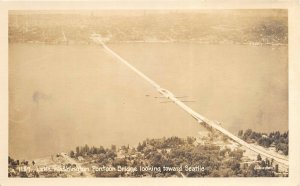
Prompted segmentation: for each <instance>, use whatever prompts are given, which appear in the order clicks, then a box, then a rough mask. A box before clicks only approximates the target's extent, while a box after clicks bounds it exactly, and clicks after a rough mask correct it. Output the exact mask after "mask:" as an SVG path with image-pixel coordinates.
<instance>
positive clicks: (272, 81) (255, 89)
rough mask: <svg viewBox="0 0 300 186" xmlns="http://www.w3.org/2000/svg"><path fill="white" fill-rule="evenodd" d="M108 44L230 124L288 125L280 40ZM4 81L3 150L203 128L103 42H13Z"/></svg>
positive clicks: (41, 150) (126, 140)
mask: <svg viewBox="0 0 300 186" xmlns="http://www.w3.org/2000/svg"><path fill="white" fill-rule="evenodd" d="M109 47H111V48H112V49H113V50H114V51H115V52H117V53H118V54H119V55H120V56H122V57H123V58H124V59H126V60H128V61H129V62H130V63H131V64H133V65H134V66H135V67H137V68H138V69H139V70H141V71H142V72H144V73H145V74H146V75H147V76H149V77H150V78H151V79H153V80H155V81H156V82H157V83H158V84H160V85H161V86H162V87H163V88H166V89H168V90H170V91H171V92H173V93H174V94H175V95H176V96H183V97H182V98H180V99H182V100H184V101H191V102H186V104H187V105H189V106H190V107H192V108H193V109H195V110H196V111H197V112H199V113H201V114H202V115H204V116H206V117H207V118H209V119H212V120H216V121H219V122H221V123H222V125H223V126H224V128H226V129H228V130H230V131H231V132H233V133H236V132H237V131H238V130H240V129H247V128H251V129H253V130H257V131H264V132H270V131H275V130H279V131H285V130H287V129H288V111H287V109H288V91H287V88H288V85H287V77H288V75H287V69H288V62H287V60H288V55H287V47H285V46H281V47H270V46H242V45H201V44H190V43H122V44H110V45H109ZM9 81H10V82H9V83H10V85H9V98H10V105H9V112H10V114H9V118H10V122H9V153H10V155H11V156H13V157H16V158H37V157H42V156H47V155H50V154H53V153H56V152H61V151H68V150H69V149H73V148H75V146H77V145H84V144H88V145H90V146H91V145H95V146H100V145H103V146H106V147H110V145H111V144H116V145H118V146H119V145H127V144H129V145H136V144H137V143H138V142H139V141H142V140H144V139H146V138H159V137H163V136H166V137H168V136H174V135H176V136H180V137H186V136H196V135H197V132H198V131H199V130H205V129H204V128H203V127H201V126H199V125H198V124H197V123H196V121H195V120H194V119H193V118H192V117H191V116H189V115H188V114H186V113H185V112H184V111H182V110H181V109H180V108H178V107H177V106H175V104H173V103H166V102H165V101H166V100H165V99H164V98H157V97H159V96H160V95H159V94H158V93H157V92H156V90H155V89H154V88H153V87H151V85H150V84H148V83H147V82H146V81H145V80H143V79H142V78H140V77H139V76H138V75H136V74H135V73H134V72H132V71H131V70H130V69H129V68H128V67H126V66H125V65H123V64H122V63H120V62H118V61H116V60H115V59H114V58H113V57H111V56H110V55H109V54H107V53H106V52H105V51H104V50H103V49H102V48H101V47H100V46H79V45H72V46H54V45H52V46H51V45H34V44H10V46H9Z"/></svg>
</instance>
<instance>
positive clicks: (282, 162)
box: [90, 34, 289, 169]
mask: <svg viewBox="0 0 300 186" xmlns="http://www.w3.org/2000/svg"><path fill="white" fill-rule="evenodd" d="M90 38H91V39H92V40H93V41H94V42H96V43H99V44H100V45H101V46H102V47H103V48H104V49H105V51H106V52H107V53H109V54H111V55H112V56H113V57H115V58H116V59H117V60H119V61H120V62H122V63H123V64H125V65H126V66H127V67H129V68H130V69H131V70H133V71H134V72H135V73H136V74H138V75H139V76H140V77H141V78H143V79H144V80H146V81H147V82H148V83H150V84H151V85H152V86H153V87H154V88H155V89H156V90H157V91H158V92H159V93H160V94H161V95H162V96H164V97H166V98H168V99H169V100H171V101H172V102H174V103H175V104H176V105H178V106H179V107H180V108H181V109H183V110H184V111H186V112H187V113H188V114H190V115H191V116H192V117H193V118H195V119H196V120H197V122H198V123H200V124H202V125H205V126H206V127H210V128H213V129H215V130H218V131H219V132H221V133H222V134H224V135H225V136H227V137H229V138H231V139H232V140H233V141H235V142H237V143H239V144H240V145H242V146H244V147H246V148H248V149H249V150H251V151H254V152H256V153H258V154H260V155H262V156H265V157H266V158H269V159H273V160H274V161H276V162H277V163H278V164H280V165H281V166H282V168H284V169H288V166H289V163H288V159H287V158H285V157H282V156H280V155H276V154H271V153H270V152H268V151H266V150H262V149H258V148H257V147H255V146H254V145H251V144H249V143H247V142H245V141H244V140H242V139H240V138H239V137H237V136H235V135H234V134H232V133H231V132H229V131H228V130H226V129H224V128H223V127H222V126H221V125H220V124H219V123H217V122H214V121H211V120H209V119H207V118H205V117H204V116H202V115H201V114H199V113H197V112H196V111H194V110H193V109H191V108H190V107H189V106H187V105H186V104H184V103H183V102H182V101H180V100H179V99H177V98H176V96H175V95H174V94H173V93H172V92H170V91H168V90H166V89H164V88H162V87H160V86H159V84H157V83H156V82H155V81H153V80H152V79H150V78H149V77H148V76H146V75H145V74H144V73H142V72H141V71H139V70H138V69H136V68H135V67H134V66H133V65H131V64H130V63H129V62H128V61H126V60H125V59H123V58H122V57H121V56H119V55H118V54H117V53H115V52H114V51H113V50H111V49H110V48H109V47H107V46H106V45H105V44H104V43H103V41H102V38H101V36H100V35H98V34H92V36H91V37H90Z"/></svg>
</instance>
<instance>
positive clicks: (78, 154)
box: [76, 147, 81, 157]
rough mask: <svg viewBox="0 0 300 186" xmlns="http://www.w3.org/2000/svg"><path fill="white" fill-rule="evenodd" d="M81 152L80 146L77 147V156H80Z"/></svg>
mask: <svg viewBox="0 0 300 186" xmlns="http://www.w3.org/2000/svg"><path fill="white" fill-rule="evenodd" d="M80 155H81V154H80V148H79V147H76V156H77V157H78V156H80Z"/></svg>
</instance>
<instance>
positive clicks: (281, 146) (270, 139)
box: [238, 129, 289, 155]
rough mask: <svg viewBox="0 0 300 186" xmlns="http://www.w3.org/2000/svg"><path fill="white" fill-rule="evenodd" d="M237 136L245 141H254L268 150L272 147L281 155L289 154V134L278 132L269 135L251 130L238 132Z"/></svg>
mask: <svg viewBox="0 0 300 186" xmlns="http://www.w3.org/2000/svg"><path fill="white" fill-rule="evenodd" d="M238 136H239V137H240V138H242V139H243V140H245V141H251V140H252V141H253V140H254V141H255V142H256V143H257V144H258V145H261V146H263V147H266V148H269V147H271V146H274V147H275V148H276V151H282V152H283V154H285V155H288V154H289V132H288V131H287V132H284V133H280V132H279V131H276V132H271V133H269V134H266V133H260V132H255V131H252V130H251V129H248V130H246V131H245V132H244V131H243V130H240V131H239V132H238Z"/></svg>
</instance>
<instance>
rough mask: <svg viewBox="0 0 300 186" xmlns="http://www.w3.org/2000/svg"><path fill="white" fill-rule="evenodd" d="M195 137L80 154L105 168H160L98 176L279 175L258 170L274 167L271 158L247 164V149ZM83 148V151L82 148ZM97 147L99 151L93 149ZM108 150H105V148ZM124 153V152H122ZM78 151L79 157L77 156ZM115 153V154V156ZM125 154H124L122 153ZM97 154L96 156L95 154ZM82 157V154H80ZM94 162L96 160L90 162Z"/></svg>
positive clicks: (100, 174) (90, 165) (93, 164)
mask: <svg viewBox="0 0 300 186" xmlns="http://www.w3.org/2000/svg"><path fill="white" fill-rule="evenodd" d="M195 141H196V139H195V138H192V137H188V138H186V139H182V138H179V137H170V138H162V139H146V140H144V141H143V142H140V143H139V144H138V145H137V147H136V148H133V147H131V148H130V147H128V146H122V147H120V148H116V147H112V148H111V149H104V148H101V149H102V151H101V152H100V150H99V149H98V148H96V149H95V147H92V148H89V149H90V152H85V150H84V149H87V148H84V147H78V148H77V149H79V152H78V155H79V154H80V155H82V156H83V157H84V159H85V163H86V165H87V166H89V167H92V166H105V167H114V168H116V169H117V168H118V166H121V167H136V168H139V167H140V166H142V167H150V168H151V167H155V168H157V169H159V171H158V170H154V171H153V170H149V171H147V170H146V171H142V170H140V169H137V171H134V172H130V171H129V172H128V171H127V172H126V171H109V172H105V171H100V172H95V173H94V174H95V176H96V177H144V176H148V177H172V176H176V177H180V176H182V175H185V176H187V177H233V176H239V177H244V176H247V177H251V176H275V174H274V170H268V169H266V170H265V169H261V170H260V169H257V167H266V166H271V165H270V161H269V160H263V159H262V158H261V157H260V159H259V160H258V161H257V162H255V161H254V162H253V163H246V164H244V163H243V160H242V158H243V153H244V151H243V150H240V149H234V150H231V149H229V148H224V147H222V148H221V147H220V146H217V145H213V144H204V145H203V144H197V143H194V142H195ZM80 149H81V150H80ZM92 149H95V150H92ZM103 150H104V151H103ZM121 152H122V153H121ZM76 154H77V153H75V157H76ZM111 154H114V155H111ZM120 154H122V156H121V155H120ZM95 155H96V156H95ZM77 157H78V156H77ZM90 162H94V163H90ZM164 167H177V168H178V167H181V168H182V169H180V170H177V169H174V170H173V169H172V170H168V171H166V170H164ZM185 167H203V170H198V171H190V170H188V169H185Z"/></svg>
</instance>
